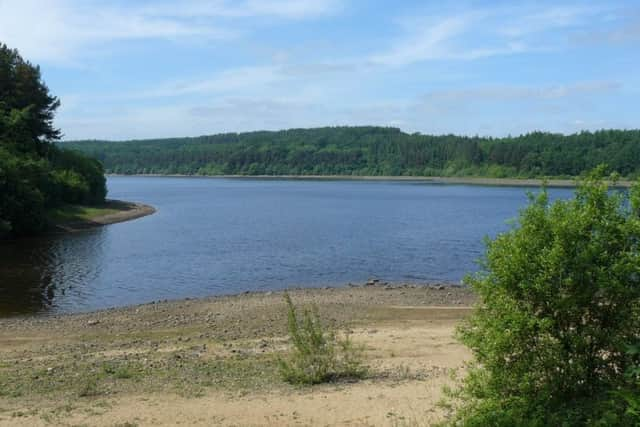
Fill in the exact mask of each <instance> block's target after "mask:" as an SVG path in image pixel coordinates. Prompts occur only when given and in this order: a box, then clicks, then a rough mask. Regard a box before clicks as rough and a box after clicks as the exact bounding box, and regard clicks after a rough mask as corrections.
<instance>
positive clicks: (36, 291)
mask: <svg viewBox="0 0 640 427" xmlns="http://www.w3.org/2000/svg"><path fill="white" fill-rule="evenodd" d="M105 232H106V229H105V228H100V229H95V230H90V231H87V232H82V233H77V234H67V235H52V236H46V237H42V238H28V239H23V240H16V241H9V242H0V260H2V262H0V278H2V280H0V295H2V297H1V298H0V315H11V314H25V313H39V312H43V311H48V310H50V309H51V308H56V306H57V308H64V307H60V306H59V305H58V299H59V297H63V296H65V295H66V294H67V293H70V294H71V293H77V294H82V293H83V292H84V290H83V287H84V284H85V283H90V282H91V280H92V278H95V276H96V275H97V274H98V272H99V271H100V264H101V260H102V258H103V257H102V256H101V255H102V251H103V249H104V236H105ZM61 302H63V301H61Z"/></svg>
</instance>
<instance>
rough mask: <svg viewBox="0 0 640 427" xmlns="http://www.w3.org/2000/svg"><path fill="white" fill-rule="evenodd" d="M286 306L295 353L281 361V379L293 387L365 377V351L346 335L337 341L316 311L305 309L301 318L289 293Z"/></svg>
mask: <svg viewBox="0 0 640 427" xmlns="http://www.w3.org/2000/svg"><path fill="white" fill-rule="evenodd" d="M285 301H286V303H287V315H288V329H289V336H290V339H291V341H292V343H293V351H292V352H291V354H290V355H289V357H288V358H286V359H281V360H280V361H279V362H280V363H279V367H280V374H281V375H282V378H283V379H284V380H285V381H287V382H289V383H292V384H319V383H323V382H329V381H333V380H337V379H358V378H363V377H364V376H365V375H366V373H367V368H366V366H364V364H363V358H362V348H361V347H358V346H356V345H354V343H353V342H352V341H351V339H350V338H349V337H348V336H347V337H346V338H344V339H338V338H337V337H336V334H335V333H334V332H333V331H327V330H326V329H325V328H324V326H323V325H322V323H321V322H320V317H319V315H318V312H317V309H316V308H315V307H314V308H313V309H312V310H309V309H305V310H304V312H303V316H302V319H298V315H297V313H296V308H295V306H294V305H293V302H292V301H291V297H290V296H289V294H285Z"/></svg>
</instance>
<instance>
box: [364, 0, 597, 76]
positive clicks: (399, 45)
mask: <svg viewBox="0 0 640 427" xmlns="http://www.w3.org/2000/svg"><path fill="white" fill-rule="evenodd" d="M603 10H604V8H602V7H599V8H595V7H570V6H558V7H547V6H545V5H535V6H527V5H525V6H517V7H492V8H478V9H471V10H466V11H464V12H459V11H457V10H449V11H444V12H440V13H435V14H434V13H429V14H426V15H424V16H422V17H420V16H412V17H409V18H405V19H404V20H403V21H401V27H402V28H403V29H404V32H403V34H402V35H401V36H400V37H398V38H396V39H395V40H394V41H393V42H392V44H391V45H390V47H388V48H387V49H386V50H383V51H381V52H379V53H377V54H374V55H371V56H370V57H369V61H370V62H372V63H373V64H379V65H386V66H407V65H411V64H414V63H417V62H422V61H430V60H475V59H481V58H489V57H493V56H502V55H512V54H518V53H525V52H532V51H547V50H552V49H553V50H555V49H560V48H562V45H563V43H564V41H565V40H564V39H565V34H564V33H563V31H566V30H567V29H569V28H580V26H581V25H583V24H586V23H588V22H589V20H590V19H591V18H593V16H594V15H596V14H597V13H598V12H602V11H603ZM540 37H542V38H543V39H547V38H548V39H549V41H548V43H546V44H544V45H541V43H540V42H541V40H540ZM533 46H535V47H533ZM549 46H552V47H549Z"/></svg>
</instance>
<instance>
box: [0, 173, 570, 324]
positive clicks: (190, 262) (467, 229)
mask: <svg viewBox="0 0 640 427" xmlns="http://www.w3.org/2000/svg"><path fill="white" fill-rule="evenodd" d="M108 187H109V197H111V198H115V199H122V200H129V201H137V202H142V203H147V204H150V205H153V206H154V207H156V208H157V210H158V211H157V213H156V214H154V215H152V216H149V217H145V218H141V219H138V220H135V221H130V222H125V223H120V224H114V225H110V226H106V227H102V228H99V229H95V230H89V231H85V232H81V233H76V234H67V235H57V236H48V237H44V238H35V239H24V240H19V241H12V242H3V243H0V315H12V314H22V313H42V314H45V313H63V312H80V311H89V310H94V309H100V308H107V307H115V306H123V305H131V304H137V303H143V302H149V301H154V300H162V299H176V298H184V297H199V296H207V295H220V294H230V293H238V292H244V291H255V290H276V289H282V288H286V287H292V286H308V287H311V286H327V285H344V284H346V283H348V282H353V283H361V282H364V281H366V280H367V279H368V278H370V277H378V278H381V279H383V280H388V281H394V282H399V281H407V282H432V281H433V282H435V281H437V282H448V283H457V282H459V281H460V280H461V279H462V278H463V277H464V275H465V274H467V273H469V272H473V271H475V270H477V269H478V267H477V264H476V263H475V261H476V260H477V259H478V258H479V257H480V256H481V254H482V252H483V249H484V245H483V242H482V240H483V238H484V237H485V236H495V235H496V234H497V233H499V232H501V231H503V230H506V229H507V228H508V225H507V224H506V221H507V220H508V219H510V218H513V217H515V216H516V215H517V212H518V209H519V208H521V207H523V206H524V205H525V204H526V200H527V199H526V189H523V188H517V187H482V186H470V185H438V184H428V183H420V182H394V181H308V180H304V181H301V180H257V179H256V180H249V179H217V178H216V179H212V178H152V177H110V178H109V179H108ZM552 193H553V195H554V196H556V197H565V196H568V195H570V194H571V190H568V189H554V190H552Z"/></svg>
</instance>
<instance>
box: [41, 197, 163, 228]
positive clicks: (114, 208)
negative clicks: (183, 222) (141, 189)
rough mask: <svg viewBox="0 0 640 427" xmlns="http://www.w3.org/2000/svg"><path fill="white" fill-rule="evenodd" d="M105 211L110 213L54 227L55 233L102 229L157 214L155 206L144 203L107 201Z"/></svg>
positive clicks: (61, 223) (66, 222) (65, 222)
mask: <svg viewBox="0 0 640 427" xmlns="http://www.w3.org/2000/svg"><path fill="white" fill-rule="evenodd" d="M105 209H106V210H108V211H109V213H106V214H101V215H96V216H93V217H91V218H88V219H74V220H71V221H64V222H60V223H57V224H55V225H54V227H53V232H76V231H81V230H86V229H89V228H95V227H102V226H104V225H109V224H115V223H118V222H124V221H130V220H133V219H137V218H141V217H144V216H147V215H152V214H153V213H155V212H156V209H155V208H154V207H153V206H149V205H145V204H143V203H135V202H125V201H122V200H107V201H106V203H105Z"/></svg>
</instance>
